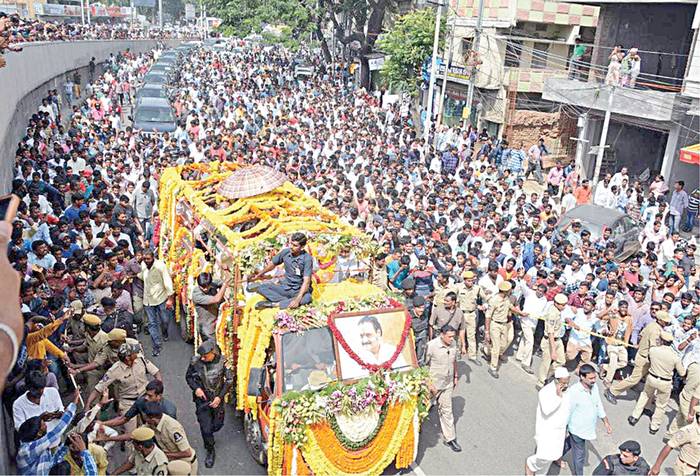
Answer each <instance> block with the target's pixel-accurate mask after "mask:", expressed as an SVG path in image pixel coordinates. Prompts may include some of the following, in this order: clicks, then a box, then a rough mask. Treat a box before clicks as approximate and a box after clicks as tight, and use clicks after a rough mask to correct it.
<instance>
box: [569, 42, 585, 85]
mask: <svg viewBox="0 0 700 476" xmlns="http://www.w3.org/2000/svg"><path fill="white" fill-rule="evenodd" d="M575 43H576V44H575V45H574V50H573V52H572V53H571V58H569V79H576V80H578V79H581V77H582V73H583V67H584V63H583V57H584V55H585V54H586V51H587V50H588V47H587V46H586V45H584V44H583V41H582V40H581V38H576V40H575Z"/></svg>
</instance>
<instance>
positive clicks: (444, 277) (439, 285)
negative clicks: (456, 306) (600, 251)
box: [432, 272, 456, 311]
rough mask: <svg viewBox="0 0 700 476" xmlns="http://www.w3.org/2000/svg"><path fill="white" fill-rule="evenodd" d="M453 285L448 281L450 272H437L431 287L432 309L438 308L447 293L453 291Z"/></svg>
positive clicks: (443, 301)
mask: <svg viewBox="0 0 700 476" xmlns="http://www.w3.org/2000/svg"><path fill="white" fill-rule="evenodd" d="M455 291H456V289H455V286H454V284H452V283H451V282H450V273H448V272H442V273H440V274H438V276H437V280H436V282H435V286H434V289H433V299H432V300H433V311H435V310H436V309H440V308H441V307H442V305H443V304H444V303H445V296H447V293H451V292H455Z"/></svg>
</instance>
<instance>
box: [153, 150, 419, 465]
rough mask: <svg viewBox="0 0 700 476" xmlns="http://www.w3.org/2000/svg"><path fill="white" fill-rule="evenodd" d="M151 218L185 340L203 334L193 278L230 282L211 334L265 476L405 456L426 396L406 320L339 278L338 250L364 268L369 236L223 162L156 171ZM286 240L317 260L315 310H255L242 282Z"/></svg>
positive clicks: (282, 187) (279, 181)
mask: <svg viewBox="0 0 700 476" xmlns="http://www.w3.org/2000/svg"><path fill="white" fill-rule="evenodd" d="M159 215H160V221H161V225H160V232H159V236H160V246H159V248H160V256H161V258H163V259H164V260H165V261H166V262H167V263H168V265H169V267H170V270H171V272H172V274H173V282H174V286H175V292H176V297H177V305H176V319H177V320H178V322H179V323H180V328H181V331H182V334H183V337H184V338H185V339H188V340H191V341H193V342H194V343H195V344H198V343H199V341H200V339H201V338H200V335H199V331H198V324H197V313H196V309H195V306H194V305H193V303H192V299H191V295H192V290H193V288H194V286H196V278H197V276H198V275H199V274H200V273H202V272H205V271H206V272H209V273H211V274H212V275H213V277H214V279H215V280H217V281H218V282H221V283H222V285H223V286H226V287H227V291H226V294H225V299H224V302H223V303H222V304H221V305H220V307H219V312H218V319H217V323H216V339H217V343H218V344H219V346H220V347H221V349H222V351H223V354H224V356H225V358H226V362H227V365H229V366H230V367H231V369H232V370H233V371H234V372H235V375H236V388H235V392H233V395H231V400H232V401H233V402H234V403H235V405H236V408H237V409H238V410H241V412H242V413H243V422H244V432H245V437H246V443H247V446H248V448H249V450H250V452H251V455H252V456H253V458H254V459H255V460H256V461H258V462H259V463H260V464H263V465H267V469H268V473H269V474H275V475H282V474H285V475H286V474H318V475H321V474H324V475H326V474H327V475H330V474H333V475H336V474H380V473H381V472H382V471H384V469H385V468H387V467H388V466H389V465H391V464H394V465H395V467H397V468H405V467H408V466H409V465H410V464H411V463H412V462H413V461H414V459H415V456H416V449H417V446H418V435H419V430H420V422H421V420H422V418H424V417H425V416H426V414H427V411H428V405H429V393H428V387H427V381H426V378H427V375H426V372H425V370H424V369H422V368H419V367H418V365H417V361H416V355H415V345H414V341H413V334H412V331H411V326H410V318H409V316H408V313H407V312H406V310H405V309H404V308H403V306H402V305H401V304H400V303H399V302H398V301H397V300H395V299H394V298H393V297H391V296H390V295H388V294H387V293H386V292H384V291H383V290H381V289H380V288H378V287H376V286H373V285H371V284H369V282H367V281H363V280H361V279H354V278H353V279H344V280H342V281H340V282H337V281H338V273H336V272H335V267H336V265H337V258H338V255H339V254H340V253H341V251H343V252H344V254H345V255H347V252H348V251H350V253H351V254H352V255H353V256H354V257H355V258H356V259H357V262H358V263H362V262H364V261H366V260H367V258H368V257H369V256H370V255H371V254H372V253H375V252H376V250H377V249H376V245H375V244H374V243H372V242H371V240H370V239H369V237H367V236H366V235H364V234H363V233H361V232H360V231H359V230H357V229H356V228H354V227H352V226H349V225H347V224H345V223H344V222H342V221H341V220H340V219H339V217H338V216H336V215H335V214H333V213H331V212H330V211H328V210H327V209H325V208H323V207H322V206H321V204H320V203H319V202H318V201H317V200H315V199H313V198H312V197H310V196H308V195H306V194H304V192H303V191H302V190H300V189H298V188H297V187H294V186H293V185H292V184H291V183H289V182H288V181H287V180H286V177H285V176H284V175H283V174H281V173H279V172H276V171H274V170H273V169H270V168H267V167H262V166H238V165H237V164H234V163H228V162H226V163H218V162H213V163H209V164H192V165H187V166H179V167H173V168H168V169H166V170H165V171H164V173H163V174H162V176H161V178H160V207H159ZM295 232H303V233H305V235H306V236H307V238H308V243H307V251H308V252H309V253H311V255H312V257H313V258H314V270H315V272H314V275H313V277H312V287H313V293H312V296H313V299H312V302H311V303H310V304H308V305H306V306H300V307H299V308H296V309H285V310H282V309H279V308H272V309H269V308H268V309H256V304H257V303H258V302H259V301H260V300H262V299H263V298H262V296H259V295H258V294H256V293H251V292H249V290H248V285H249V284H250V283H248V282H247V280H246V278H247V276H250V275H251V274H254V273H255V271H256V270H258V269H260V268H261V267H262V266H264V264H265V263H266V262H267V261H268V260H269V259H270V258H271V257H272V256H274V254H275V253H277V252H279V251H280V250H281V249H282V248H284V247H286V246H288V244H289V239H290V237H291V235H292V234H293V233H295ZM360 274H361V273H360ZM274 278H275V277H274V276H273V277H272V279H274Z"/></svg>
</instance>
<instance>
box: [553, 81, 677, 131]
mask: <svg viewBox="0 0 700 476" xmlns="http://www.w3.org/2000/svg"><path fill="white" fill-rule="evenodd" d="M610 94H613V98H612V106H611V108H610V109H611V112H612V113H613V114H619V115H622V116H630V117H632V118H636V119H641V120H647V121H663V122H671V121H674V120H677V119H678V117H679V115H680V114H685V112H686V111H687V107H683V104H681V103H682V102H683V101H680V100H679V94H678V93H675V92H666V91H653V90H644V89H631V88H623V87H615V88H613V87H611V86H606V85H603V84H595V83H590V82H583V81H576V80H573V79H567V78H561V77H548V78H546V79H545V81H544V90H543V92H542V99H546V100H549V101H556V102H560V103H564V104H570V105H572V106H579V107H581V108H586V109H597V110H598V111H605V110H607V109H608V102H609V99H610Z"/></svg>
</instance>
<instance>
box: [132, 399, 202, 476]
mask: <svg viewBox="0 0 700 476" xmlns="http://www.w3.org/2000/svg"><path fill="white" fill-rule="evenodd" d="M144 419H145V421H146V425H148V426H149V427H150V428H151V429H153V431H154V432H155V434H156V443H158V447H159V448H160V449H162V450H163V452H164V453H165V456H167V457H168V460H170V461H175V460H180V461H184V462H186V463H187V464H189V465H190V472H191V473H192V474H197V454H196V453H195V451H194V449H193V448H192V446H190V442H189V440H188V439H187V434H186V433H185V429H184V428H183V426H182V425H181V424H180V422H179V421H177V420H176V419H174V418H173V417H170V416H168V415H166V414H164V413H163V407H162V406H161V404H160V403H158V402H148V403H146V405H145V407H144Z"/></svg>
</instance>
